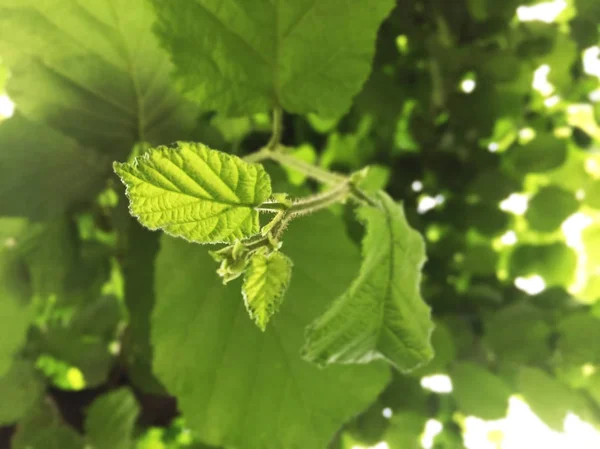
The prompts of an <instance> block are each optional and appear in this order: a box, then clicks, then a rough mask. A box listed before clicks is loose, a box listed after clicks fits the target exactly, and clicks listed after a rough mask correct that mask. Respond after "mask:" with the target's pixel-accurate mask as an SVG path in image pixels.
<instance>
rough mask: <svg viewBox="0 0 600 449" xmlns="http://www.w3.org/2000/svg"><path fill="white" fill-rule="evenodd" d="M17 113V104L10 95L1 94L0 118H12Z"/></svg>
mask: <svg viewBox="0 0 600 449" xmlns="http://www.w3.org/2000/svg"><path fill="white" fill-rule="evenodd" d="M14 113H15V104H14V103H13V102H12V100H11V99H10V98H8V95H0V118H10V117H12V116H13V114H14Z"/></svg>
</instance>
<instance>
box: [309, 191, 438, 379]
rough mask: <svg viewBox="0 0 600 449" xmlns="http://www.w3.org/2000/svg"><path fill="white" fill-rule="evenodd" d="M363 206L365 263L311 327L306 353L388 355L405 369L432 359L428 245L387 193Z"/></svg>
mask: <svg viewBox="0 0 600 449" xmlns="http://www.w3.org/2000/svg"><path fill="white" fill-rule="evenodd" d="M379 198H380V200H381V208H374V207H366V206H365V207H362V208H360V209H359V210H358V216H359V218H360V219H361V220H362V221H364V222H365V223H366V225H367V234H366V236H365V238H364V240H363V263H362V266H361V269H360V273H359V275H358V277H357V278H356V280H355V281H354V283H353V284H352V285H351V286H350V288H349V289H348V290H347V291H346V292H345V293H344V294H343V295H342V296H341V297H339V298H338V299H337V300H336V301H335V302H334V303H333V305H332V306H331V307H330V308H329V309H328V310H327V311H326V312H325V313H324V314H323V315H322V316H321V317H319V318H318V319H317V320H316V321H314V322H313V323H312V324H311V325H310V326H309V327H308V328H307V336H306V337H307V341H306V344H305V346H304V348H303V351H302V352H303V355H304V357H305V358H306V359H307V360H310V361H312V362H316V363H318V364H320V365H323V364H327V363H367V362H369V361H371V360H373V359H377V358H385V359H387V360H388V361H389V362H390V363H391V364H393V365H394V366H395V367H396V368H398V369H399V370H401V371H409V370H412V369H414V368H416V367H418V366H419V365H422V364H423V363H425V362H427V361H429V360H431V358H432V357H433V349H432V347H431V342H430V336H431V332H432V330H433V322H432V321H431V313H430V310H429V307H428V306H427V305H426V304H425V302H423V299H422V298H421V295H420V293H419V288H420V281H421V267H422V266H423V263H424V262H425V246H424V243H423V239H422V238H421V236H420V235H419V234H418V233H417V232H416V231H415V230H414V229H412V228H411V227H410V226H409V224H408V222H407V221H406V218H405V216H404V211H403V209H402V206H400V205H398V204H396V203H394V201H393V200H392V199H391V198H390V197H389V196H388V195H387V194H385V193H383V192H381V193H380V194H379Z"/></svg>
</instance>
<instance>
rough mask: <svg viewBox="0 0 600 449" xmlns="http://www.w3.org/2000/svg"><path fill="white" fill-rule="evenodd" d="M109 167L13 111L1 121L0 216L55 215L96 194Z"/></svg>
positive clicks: (105, 161) (0, 20) (75, 145)
mask: <svg viewBox="0 0 600 449" xmlns="http://www.w3.org/2000/svg"><path fill="white" fill-rule="evenodd" d="M1 11H2V9H1V8H0V24H1V23H2V18H1V15H2V12H1ZM0 28H1V25H0ZM0 34H1V32H0ZM109 168H110V166H109V164H108V161H107V160H105V159H102V158H100V157H98V156H97V155H96V154H94V152H92V151H90V150H87V149H86V148H83V147H82V146H81V145H79V144H78V143H77V142H75V141H74V140H72V139H70V138H68V137H66V136H65V135H63V134H61V133H59V132H56V131H55V130H53V129H52V128H49V127H47V126H44V125H42V124H39V123H34V122H32V121H29V120H28V119H26V118H24V117H22V116H20V115H17V116H15V117H13V118H12V119H10V120H8V121H6V122H5V123H2V124H0V179H2V184H1V187H0V214H1V215H5V216H6V215H9V216H10V215H14V216H23V217H28V218H32V219H42V218H47V217H52V216H58V215H60V214H61V212H63V211H64V210H65V209H67V208H68V207H69V206H71V205H72V204H74V203H78V202H81V201H84V200H85V199H87V198H90V197H92V196H93V195H94V194H95V193H97V192H98V191H99V190H100V188H101V186H102V179H103V177H104V176H105V175H106V174H107V173H108V170H109Z"/></svg>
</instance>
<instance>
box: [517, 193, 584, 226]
mask: <svg viewBox="0 0 600 449" xmlns="http://www.w3.org/2000/svg"><path fill="white" fill-rule="evenodd" d="M578 208H579V201H577V199H576V198H575V195H573V194H572V193H571V192H569V191H567V190H564V189H561V188H560V187H556V186H548V187H544V188H542V189H541V190H540V191H539V192H537V193H536V194H535V195H534V196H533V198H531V200H530V201H529V207H528V209H527V213H526V214H525V218H527V221H529V226H530V227H531V229H534V230H536V231H541V232H551V231H554V230H556V229H557V228H558V227H559V226H560V224H561V223H562V222H563V221H565V220H566V219H567V218H568V217H569V216H570V215H571V214H573V213H575V212H576V211H577V209H578Z"/></svg>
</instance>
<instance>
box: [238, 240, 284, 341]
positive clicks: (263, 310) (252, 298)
mask: <svg viewBox="0 0 600 449" xmlns="http://www.w3.org/2000/svg"><path fill="white" fill-rule="evenodd" d="M291 276H292V261H291V260H290V259H289V257H287V256H285V255H284V254H282V253H280V252H279V251H273V252H272V253H270V254H267V249H266V248H261V249H260V250H258V251H257V252H256V253H254V254H253V255H252V257H251V258H250V261H249V262H248V266H247V267H246V274H245V276H244V285H243V286H242V294H243V295H244V303H245V304H246V309H247V310H248V313H249V314H250V317H251V318H252V319H253V320H254V321H255V322H256V325H257V326H258V327H260V328H261V330H263V331H264V330H265V329H266V327H267V323H268V322H269V320H270V319H271V316H273V314H274V313H275V312H277V310H278V309H279V306H280V305H281V303H282V302H283V295H284V294H285V292H286V290H287V288H288V285H289V283H290V278H291Z"/></svg>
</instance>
